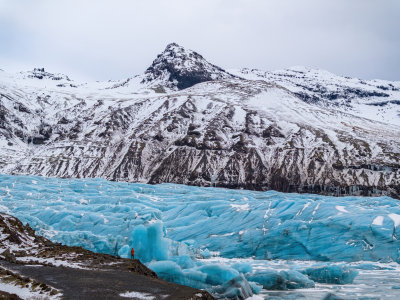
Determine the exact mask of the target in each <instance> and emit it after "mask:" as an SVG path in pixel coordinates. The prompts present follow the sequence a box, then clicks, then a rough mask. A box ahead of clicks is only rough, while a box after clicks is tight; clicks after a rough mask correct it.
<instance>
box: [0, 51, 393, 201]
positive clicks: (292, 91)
mask: <svg viewBox="0 0 400 300" xmlns="http://www.w3.org/2000/svg"><path fill="white" fill-rule="evenodd" d="M32 74H35V75H34V76H32ZM399 90H400V82H388V81H362V80H358V79H352V78H345V77H340V76H335V75H333V74H330V73H328V72H324V71H319V70H309V69H304V68H292V69H288V70H283V71H277V72H262V71H258V70H248V69H244V70H232V71H230V72H227V71H225V70H223V69H221V68H219V67H216V66H214V65H212V64H210V63H209V62H207V61H206V60H205V59H204V58H203V57H202V56H201V55H199V54H197V53H196V52H193V51H190V50H186V49H184V48H182V47H180V46H178V45H176V44H170V45H168V46H167V48H166V49H165V51H164V52H163V53H161V54H160V55H159V56H158V57H157V58H156V59H155V60H154V62H153V64H152V65H151V66H150V67H149V68H148V69H147V70H146V71H145V73H144V74H142V75H137V76H134V77H132V78H129V79H127V80H122V81H117V82H111V81H110V82H104V83H99V82H96V83H77V82H75V81H73V80H71V79H70V78H68V77H67V76H62V75H60V74H51V73H47V72H45V70H43V69H36V70H35V71H34V72H30V73H29V72H28V73H19V74H9V73H6V72H0V97H1V98H0V151H1V155H0V172H1V173H11V174H37V175H44V176H60V177H78V178H81V177H104V178H107V179H111V180H121V181H131V182H136V181H138V182H147V183H160V182H174V183H183V184H192V185H205V186H209V185H215V186H223V187H231V188H246V189H258V190H267V189H275V190H278V191H283V192H311V193H321V194H332V195H348V194H352V195H382V194H389V195H392V196H393V197H397V198H399V197H400V170H399V169H400V116H399V110H400V106H399V105H398V101H399V99H400V92H399Z"/></svg>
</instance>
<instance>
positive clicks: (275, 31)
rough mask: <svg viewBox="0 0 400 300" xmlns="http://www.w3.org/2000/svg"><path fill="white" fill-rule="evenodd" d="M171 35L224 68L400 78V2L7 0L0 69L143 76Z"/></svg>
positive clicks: (0, 22) (2, 11)
mask: <svg viewBox="0 0 400 300" xmlns="http://www.w3.org/2000/svg"><path fill="white" fill-rule="evenodd" d="M170 42H177V43H178V44H180V45H182V46H184V47H186V48H189V49H192V50H195V51H197V52H199V53H200V54H202V55H203V56H204V57H205V58H206V59H207V60H208V61H210V62H212V63H214V64H216V65H219V66H221V67H223V68H241V67H250V68H259V69H263V70H275V69H282V68H286V67H290V66H297V65H302V66H308V67H314V68H320V69H325V70H328V71H331V72H333V73H336V74H339V75H346V76H355V77H359V78H363V79H372V78H382V79H390V80H400V0H331V1H330V0H198V1H194V0H193V1H191V0H143V1H135V0H108V1H106V0H76V1H75V0H69V1H64V0H57V1H55V0H35V1H33V0H0V68H1V69H4V70H8V71H18V70H27V69H31V68H33V67H35V66H37V67H45V68H46V69H48V70H49V71H50V72H61V73H66V74H69V75H70V76H71V77H72V78H78V79H94V80H106V79H122V78H126V77H129V76H132V75H135V74H139V73H142V72H143V71H144V70H145V69H146V68H147V67H148V66H149V65H150V64H151V62H152V61H153V59H154V58H155V57H156V55H157V54H158V53H160V52H162V50H163V49H164V48H165V46H166V45H167V44H168V43H170Z"/></svg>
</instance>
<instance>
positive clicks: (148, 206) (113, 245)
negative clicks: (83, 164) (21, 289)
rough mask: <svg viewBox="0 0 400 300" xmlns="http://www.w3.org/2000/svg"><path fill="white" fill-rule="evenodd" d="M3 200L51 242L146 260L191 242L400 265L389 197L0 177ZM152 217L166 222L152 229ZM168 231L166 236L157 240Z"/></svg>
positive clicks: (231, 252) (395, 208) (237, 253)
mask: <svg viewBox="0 0 400 300" xmlns="http://www.w3.org/2000/svg"><path fill="white" fill-rule="evenodd" d="M0 205H1V207H2V210H3V211H5V212H6V211H9V212H11V213H12V214H13V215H15V216H16V217H18V218H20V219H21V220H22V221H24V222H29V224H31V226H33V227H34V228H35V229H36V230H39V233H41V234H43V235H45V236H47V237H49V238H51V239H52V240H53V241H58V242H63V243H66V244H68V245H78V246H84V247H86V248H88V249H90V250H93V251H97V252H105V253H110V254H117V253H118V251H120V250H121V248H122V247H123V246H124V245H128V246H134V247H135V248H136V249H137V255H138V257H142V259H144V260H145V261H149V260H151V259H161V258H165V257H167V256H168V255H169V256H176V255H182V254H183V253H185V251H187V249H186V248H201V249H203V250H204V251H203V253H206V254H207V251H206V250H205V249H206V248H207V249H208V250H210V251H219V252H220V255H221V256H224V257H252V256H253V257H255V258H259V259H267V258H272V259H278V258H281V259H306V260H322V261H357V260H369V261H397V262H399V261H400V259H399V249H400V240H399V239H398V230H399V227H398V225H399V224H398V222H399V221H398V220H399V218H400V206H399V201H398V200H395V199H392V198H389V197H380V198H363V197H343V198H335V197H326V196H319V195H309V194H284V193H278V192H274V191H268V192H254V191H245V190H228V189H219V188H200V187H191V186H184V185H175V184H161V185H146V184H129V183H122V182H109V181H106V180H102V179H84V180H81V179H73V180H66V179H57V178H43V177H30V176H9V175H0ZM149 223H159V224H160V225H157V226H155V227H154V228H152V229H151V230H150V232H148V229H146V228H145V226H146V225H148V224H149ZM164 234H165V235H166V237H167V238H168V240H167V241H164V242H162V243H164V244H159V245H155V244H154V243H155V242H156V241H157V242H159V241H158V240H157V238H156V236H157V235H164ZM137 236H140V237H141V238H140V239H139V238H136V237H137ZM144 236H146V238H145V237H144ZM177 242H184V243H177ZM150 245H154V246H155V247H156V248H155V249H152V248H151V247H150ZM142 247H143V249H144V250H143V252H141V251H142V250H140V249H142ZM125 249H127V248H125Z"/></svg>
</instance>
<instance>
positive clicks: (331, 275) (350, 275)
mask: <svg viewBox="0 0 400 300" xmlns="http://www.w3.org/2000/svg"><path fill="white" fill-rule="evenodd" d="M302 273H303V274H306V275H307V276H308V277H309V278H310V279H312V280H314V281H315V282H319V283H331V284H348V283H353V281H354V278H356V276H357V275H358V272H357V271H356V270H354V269H353V268H351V267H349V266H346V265H333V264H331V265H321V266H315V267H311V268H308V269H305V270H303V271H302Z"/></svg>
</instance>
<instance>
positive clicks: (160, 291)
mask: <svg viewBox="0 0 400 300" xmlns="http://www.w3.org/2000/svg"><path fill="white" fill-rule="evenodd" d="M0 251H1V254H0V266H1V267H0V282H5V283H9V284H13V285H15V286H19V287H26V288H30V289H31V290H33V291H35V292H37V293H40V294H43V296H46V297H53V296H54V297H59V298H60V297H61V298H62V299H121V298H123V297H121V296H120V294H122V293H127V292H137V293H141V294H142V295H146V296H147V297H148V299H154V300H156V299H171V300H172V299H174V300H175V299H176V300H177V299H193V300H194V299H214V298H213V297H212V296H211V295H210V294H209V293H208V292H206V291H200V290H196V289H193V288H190V287H187V286H182V285H177V284H174V283H170V282H166V281H164V280H161V279H158V278H157V275H156V274H155V273H154V272H153V271H151V270H150V269H148V268H147V267H146V266H145V265H143V264H142V263H141V262H140V261H139V260H137V259H132V260H130V259H123V258H120V257H115V256H111V255H107V254H100V253H94V252H91V251H88V250H85V249H83V248H81V247H68V246H65V245H61V244H58V243H52V242H51V241H49V240H48V239H46V238H43V237H40V236H37V235H36V234H35V232H34V230H33V229H32V228H30V227H29V225H26V226H24V225H23V224H22V223H21V222H20V221H19V220H18V219H16V218H14V217H12V216H10V215H7V214H2V213H0ZM0 299H19V297H18V296H17V295H12V294H8V293H5V292H3V293H1V294H0ZM125 299H126V298H125ZM133 299H135V298H133Z"/></svg>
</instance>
